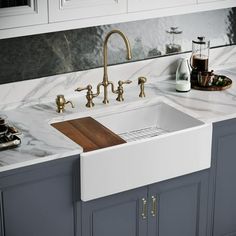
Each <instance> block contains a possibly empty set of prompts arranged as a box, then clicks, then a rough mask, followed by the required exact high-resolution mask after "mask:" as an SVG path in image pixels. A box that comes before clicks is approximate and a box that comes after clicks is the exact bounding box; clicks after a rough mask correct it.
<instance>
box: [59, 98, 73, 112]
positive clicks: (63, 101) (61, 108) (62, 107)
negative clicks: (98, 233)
mask: <svg viewBox="0 0 236 236" xmlns="http://www.w3.org/2000/svg"><path fill="white" fill-rule="evenodd" d="M66 104H71V107H72V108H74V104H73V103H72V102H71V101H66V99H65V97H64V95H61V94H60V95H57V98H56V105H57V112H58V113H63V112H64V111H65V106H66Z"/></svg>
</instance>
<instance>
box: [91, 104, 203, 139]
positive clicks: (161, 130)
mask: <svg viewBox="0 0 236 236" xmlns="http://www.w3.org/2000/svg"><path fill="white" fill-rule="evenodd" d="M95 119H96V120H97V121H98V122H100V123H101V124H103V125H104V126H106V127H107V128H109V129H110V130H112V131H113V132H114V133H116V134H118V135H119V136H120V137H122V138H123V139H124V140H125V141H126V142H132V141H136V140H142V139H145V138H151V137H155V136H159V135H164V134H167V133H171V132H175V131H180V130H183V129H188V128H191V127H196V126H199V125H203V124H204V123H203V122H201V121H199V120H197V119H195V118H193V117H191V116H189V115H187V114H185V113H183V112H181V111H179V110H177V109H175V108H173V107H171V106H169V105H168V104H166V103H164V102H158V103H156V104H153V105H149V106H143V107H137V108H136V109H131V110H130V109H128V110H122V111H120V112H118V113H115V114H109V115H106V116H100V117H95Z"/></svg>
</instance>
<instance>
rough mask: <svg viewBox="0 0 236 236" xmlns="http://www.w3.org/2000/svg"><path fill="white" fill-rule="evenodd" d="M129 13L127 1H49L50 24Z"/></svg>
mask: <svg viewBox="0 0 236 236" xmlns="http://www.w3.org/2000/svg"><path fill="white" fill-rule="evenodd" d="M126 12H127V0H49V22H58V21H67V20H76V19H83V18H90V17H97V16H108V15H115V14H121V13H126Z"/></svg>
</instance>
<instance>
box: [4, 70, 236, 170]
mask: <svg viewBox="0 0 236 236" xmlns="http://www.w3.org/2000/svg"><path fill="white" fill-rule="evenodd" d="M218 73H219V74H224V75H226V76H228V77H229V78H231V79H232V80H233V85H232V87H231V88H230V89H227V90H225V91H219V92H206V91H198V90H191V91H190V92H188V93H178V92H176V91H175V81H174V80H171V79H164V80H159V79H158V82H155V81H157V78H148V82H147V84H146V88H145V92H146V98H144V99H140V98H139V97H138V93H139V87H138V86H136V87H135V86H134V87H132V88H130V89H128V86H126V90H125V94H124V97H125V102H123V103H118V102H117V101H115V96H113V95H112V96H110V104H109V105H104V104H102V96H100V97H99V98H95V99H94V102H95V104H96V105H95V107H94V108H92V109H88V108H86V107H85V102H86V101H85V96H84V94H83V95H79V96H78V95H77V97H71V99H72V100H73V102H74V103H75V105H76V108H75V109H72V108H69V107H68V109H67V110H66V112H65V113H64V114H58V113H57V112H56V111H55V104H54V102H51V103H42V104H35V105H30V106H29V105H28V106H27V105H24V106H20V107H18V108H16V109H13V110H8V111H4V112H1V113H2V114H6V115H7V116H8V120H9V121H10V122H12V124H14V125H15V126H16V127H17V128H18V129H19V130H20V131H21V132H22V135H21V139H22V144H21V146H20V147H18V148H15V149H11V150H6V151H1V152H0V172H1V171H6V170H10V169H15V168H19V167H23V166H27V165H32V164H36V163H40V162H44V161H49V160H53V159H58V158H63V157H66V156H71V155H78V154H80V153H81V152H82V151H83V150H82V148H81V147H80V146H79V145H77V144H76V143H74V142H73V141H71V140H70V139H68V138H67V137H66V136H64V135H63V134H61V133H60V132H59V131H57V130H56V129H54V128H53V127H52V126H51V125H50V123H54V122H57V121H62V120H69V119H73V118H77V117H81V116H95V115H99V114H105V113H110V112H113V111H117V110H120V109H122V107H127V106H130V107H132V106H133V105H134V104H139V103H144V104H146V103H147V104H148V103H149V102H150V101H151V100H152V99H153V98H158V97H161V98H163V99H165V100H166V101H168V102H169V103H170V104H171V105H172V106H174V107H176V108H177V109H180V110H182V111H184V112H186V113H188V114H189V115H191V116H193V117H195V118H197V119H199V120H201V121H203V122H205V123H212V122H218V121H222V120H226V119H230V118H235V117H236V67H235V68H230V69H224V70H221V71H218Z"/></svg>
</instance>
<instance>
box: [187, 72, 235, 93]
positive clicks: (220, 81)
mask: <svg viewBox="0 0 236 236" xmlns="http://www.w3.org/2000/svg"><path fill="white" fill-rule="evenodd" d="M232 83H233V82H232V80H231V79H230V78H228V77H227V76H224V75H215V78H214V81H213V85H212V86H208V87H203V86H200V85H199V84H198V82H197V81H191V87H192V88H193V89H197V90H203V91H222V90H225V89H228V88H230V87H231V86H232Z"/></svg>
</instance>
